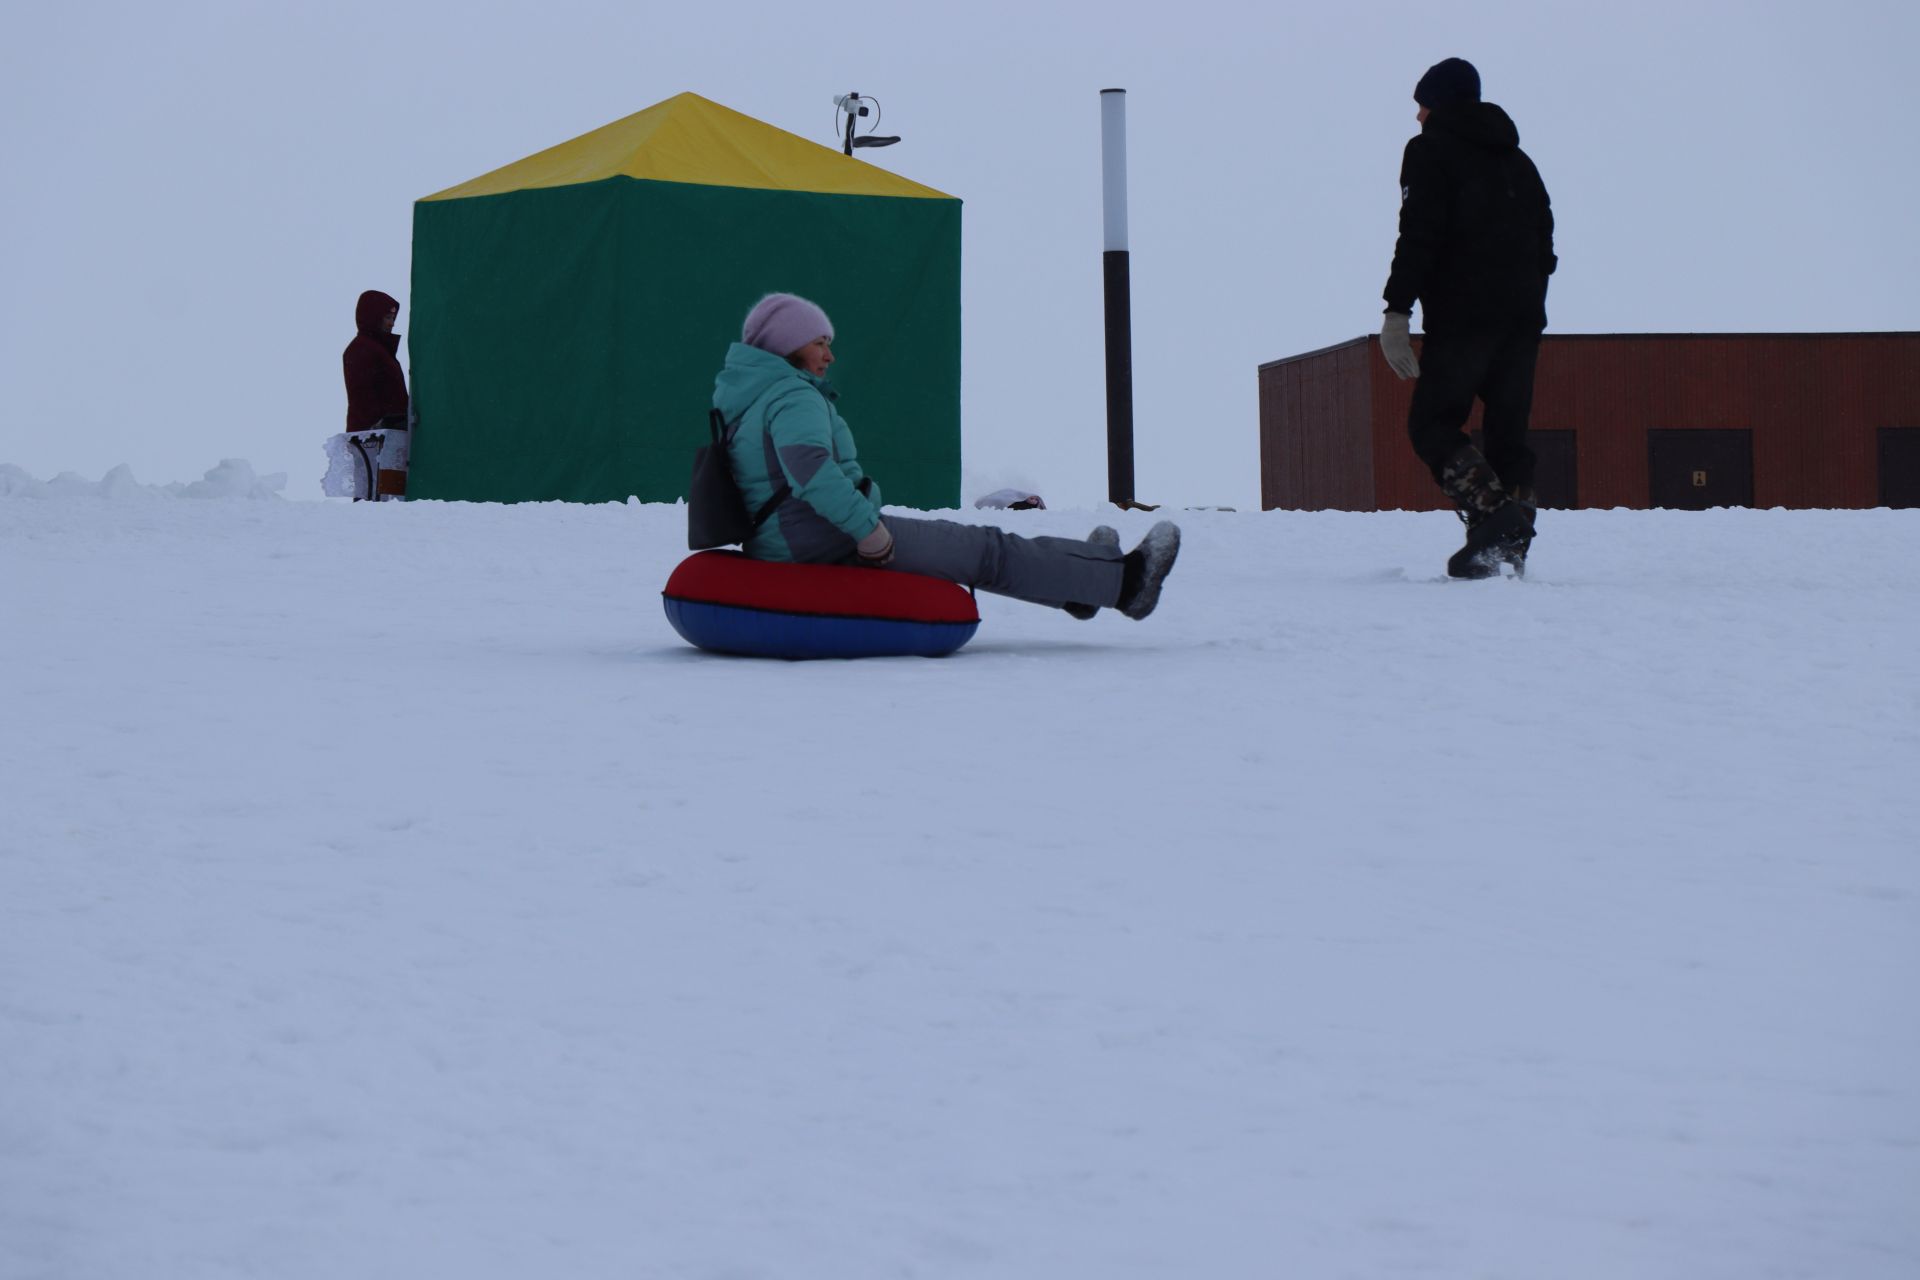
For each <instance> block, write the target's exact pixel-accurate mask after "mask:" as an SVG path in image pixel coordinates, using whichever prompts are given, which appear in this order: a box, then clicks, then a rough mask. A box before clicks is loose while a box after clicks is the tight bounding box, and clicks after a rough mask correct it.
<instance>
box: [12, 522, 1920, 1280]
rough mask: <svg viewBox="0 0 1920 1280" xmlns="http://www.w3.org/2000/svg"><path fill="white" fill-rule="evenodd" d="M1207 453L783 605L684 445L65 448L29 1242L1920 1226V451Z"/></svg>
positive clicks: (1762, 1258) (819, 1239) (912, 1269)
mask: <svg viewBox="0 0 1920 1280" xmlns="http://www.w3.org/2000/svg"><path fill="white" fill-rule="evenodd" d="M1166 514H1168V513H1166V512H1156V513H1152V514H1148V513H1140V512H1115V511H1112V510H1110V509H1109V510H1101V511H1080V512H1074V511H1060V510H1053V511H1030V512H1005V513H997V514H995V515H994V516H993V517H991V520H992V522H993V523H998V524H1003V525H1006V526H1008V527H1011V528H1015V529H1019V530H1022V531H1025V532H1029V533H1042V534H1066V535H1078V534H1084V533H1085V532H1086V530H1087V529H1089V528H1090V527H1092V526H1093V525H1094V524H1096V523H1111V524H1113V525H1115V526H1116V527H1118V528H1119V529H1120V530H1121V533H1122V536H1123V537H1124V538H1125V539H1126V541H1127V543H1128V544H1129V545H1131V544H1132V543H1133V542H1134V541H1135V540H1137V539H1138V538H1139V537H1140V535H1141V534H1142V533H1144V532H1145V530H1146V528H1147V527H1148V526H1149V525H1150V524H1151V523H1152V522H1153V521H1154V520H1156V519H1158V518H1160V517H1161V516H1163V515H1166ZM957 518H959V519H963V520H979V521H981V522H986V521H987V520H988V519H989V517H986V516H982V515H979V514H978V513H974V512H971V511H969V512H965V513H961V514H960V515H958V517H957ZM1177 518H1179V519H1180V520H1181V523H1182V524H1183V526H1184V528H1185V532H1186V539H1185V550H1184V552H1183V554H1182V558H1181V561H1180V564H1179V567H1178V568H1177V569H1176V570H1175V572H1174V575H1173V577H1172V579H1171V580H1170V582H1169V584H1168V587H1167V594H1166V596H1165V598H1164V600H1163V601H1162V603H1161V606H1160V610H1159V612H1158V613H1156V614H1155V615H1154V616H1153V617H1152V618H1151V619H1149V620H1148V621H1146V622H1144V623H1137V624H1136V623H1130V622H1127V621H1125V620H1124V619H1120V618H1115V617H1113V616H1111V615H1110V614H1105V613H1103V614H1102V615H1101V616H1100V617H1099V618H1096V619H1095V620H1094V621H1092V622H1088V623H1076V622H1073V621H1071V620H1069V619H1067V618H1065V617H1064V616H1062V615H1061V614H1059V613H1057V612H1053V611H1049V610H1045V609H1039V608H1034V607H1032V606H1026V605H1020V604H1016V603H1013V602H1008V601H1002V600H999V599H995V598H992V597H987V596H983V597H982V598H981V601H980V604H981V612H982V614H983V615H984V618H985V621H984V622H983V625H982V627H981V629H980V633H979V635H978V637H976V639H975V640H974V642H973V643H972V644H971V645H969V646H968V647H967V648H966V649H964V650H962V651H961V652H960V653H959V654H958V655H956V656H955V657H953V658H949V659H945V660H941V661H925V660H919V659H905V660H893V661H881V660H874V661H867V662H855V663H810V664H786V663H778V662H753V661H744V660H729V659H721V658H714V657H710V656H708V655H704V654H700V653H698V652H695V651H694V650H691V649H689V648H687V647H686V646H685V645H684V644H682V643H680V641H679V640H678V639H677V638H676V637H675V636H674V634H673V633H672V631H671V629H670V628H669V627H668V625H667V623H666V620H665V618H664V617H663V615H662V612H661V607H660V596H659V592H660V588H661V586H662V584H663V583H664V582H665V580H666V578H667V575H668V573H669V571H670V570H671V569H672V567H673V566H674V564H675V563H677V562H678V561H679V560H680V559H681V558H682V557H683V556H684V555H685V550H684V531H685V511H684V509H683V508H674V507H661V506H648V505H642V504H637V503H635V504H607V505H602V506H591V507H588V506H570V505H565V504H558V503H553V504H527V505H523V506H516V507H507V506H478V505H462V504H443V503H431V502H414V503H404V504H402V503H360V504H350V503H323V502H278V503H185V502H177V503H176V502H100V503H81V502H73V503H55V502H48V503H26V502H21V503H0V549H4V550H0V669H3V670H5V671H6V672H7V678H8V689H9V694H8V702H7V706H6V714H5V715H4V716H0V778H4V779H5V782H6V795H7V798H8V803H7V805H6V807H5V810H4V813H5V816H4V819H0V1276H6V1277H9V1280H11V1277H16V1276H18V1277H34V1278H38V1277H49V1278H50V1277H60V1278H61V1280H119V1278H120V1277H127V1276H154V1277H253V1278H258V1280H268V1278H271V1280H339V1278H340V1277H362V1276H365V1277H375V1276H380V1277H387V1276H392V1277H439V1276H446V1277H459V1278H460V1280H520V1278H522V1277H527V1276H533V1275H554V1276H564V1277H567V1278H568V1280H615V1278H620V1280H624V1278H626V1277H634V1276H646V1277H661V1278H663V1280H722V1278H725V1280H776V1278H784V1277H795V1276H805V1277H835V1278H848V1280H852V1278H864V1277H878V1276H921V1277H956V1278H958V1277H976V1276H977V1277H994V1278H996V1280H1063V1278H1065V1277H1100V1278H1101V1280H1166V1278H1167V1277H1200V1278H1205V1280H1265V1278H1267V1277H1276V1276H1300V1277H1332V1276H1362V1277H1374V1276H1398V1275H1430V1276H1441V1277H1469V1276H1471V1277H1498V1278H1506V1280H1532V1278H1534V1277H1553V1278H1554V1280H1621V1278H1622V1277H1674V1278H1679V1277H1685V1278H1686V1280H1747V1278H1749V1277H1761V1276H1777V1277H1788V1276H1807V1277H1846V1280H1910V1277H1913V1276H1915V1275H1920V1214H1916V1213H1915V1212H1914V1206H1915V1205H1917V1204H1920V1018H1916V1017H1915V1016H1914V1008H1913V985H1914V982H1913V980H1914V976H1915V974H1916V973H1920V859H1917V858H1916V856H1915V851H1916V847H1920V842H1917V841H1916V831H1920V787H1916V785H1915V782H1914V779H1915V777H1916V774H1917V773H1920V727H1917V726H1920V645H1916V644H1915V643H1914V638H1915V636H1917V635H1920V568H1917V567H1916V566H1920V512H1886V511H1880V512H1796V513H1787V512H1751V511H1737V512H1711V513H1703V514H1698V515H1693V514H1683V513H1640V512H1604V511H1603V512H1581V513H1574V514H1559V513H1548V514H1547V515H1546V516H1545V517H1543V520H1542V536H1541V540H1540V542H1539V544H1538V545H1537V547H1536V549H1535V553H1534V567H1533V576H1532V577H1531V578H1530V579H1529V580H1528V581H1525V582H1511V581H1496V582H1485V583H1453V582H1447V581H1445V580H1444V579H1443V578H1441V576H1440V575H1441V565H1442V563H1443V562H1444V560H1445V557H1446V555H1447V553H1448V552H1449V551H1451V550H1452V549H1453V547H1454V546H1456V545H1457V544H1458V539H1459V525H1458V523H1457V522H1456V521H1455V520H1454V519H1453V518H1452V517H1451V516H1448V515H1445V514H1438V513H1436V514H1427V515H1412V514H1384V515H1342V514H1338V513H1317V514H1291V513H1289V514H1282V513H1269V514H1255V513H1251V512H1249V513H1244V514H1238V515H1230V514H1225V513H1201V514H1193V513H1187V514H1181V515H1179V516H1178V517H1177Z"/></svg>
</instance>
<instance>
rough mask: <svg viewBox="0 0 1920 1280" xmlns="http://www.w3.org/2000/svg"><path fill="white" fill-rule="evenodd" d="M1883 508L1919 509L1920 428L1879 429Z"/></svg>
mask: <svg viewBox="0 0 1920 1280" xmlns="http://www.w3.org/2000/svg"><path fill="white" fill-rule="evenodd" d="M1880 505H1881V506H1883V507H1920V427H1882V428H1880Z"/></svg>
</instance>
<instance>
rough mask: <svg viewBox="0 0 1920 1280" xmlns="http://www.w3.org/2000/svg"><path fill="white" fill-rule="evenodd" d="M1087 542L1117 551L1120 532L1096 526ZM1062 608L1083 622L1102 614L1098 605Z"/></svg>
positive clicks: (1104, 526) (1070, 616) (1110, 527)
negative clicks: (1099, 613)
mask: <svg viewBox="0 0 1920 1280" xmlns="http://www.w3.org/2000/svg"><path fill="white" fill-rule="evenodd" d="M1087 541H1088V542H1091V543H1092V544H1093V545H1094V546H1096V547H1112V548H1113V549H1114V550H1116V551H1117V550H1119V549H1120V531H1119V530H1118V529H1116V528H1114V527H1113V526H1112V525H1110V524H1103V525H1096V526H1095V527H1094V530H1093V532H1092V533H1090V534H1088V535H1087ZM1060 607H1061V608H1062V609H1065V610H1066V611H1067V616H1068V617H1069V618H1078V619H1080V621H1082V622H1085V621H1086V620H1087V619H1088V618H1091V617H1092V616H1093V615H1094V614H1096V613H1098V612H1100V606H1099V605H1097V604H1063V605H1061V606H1060Z"/></svg>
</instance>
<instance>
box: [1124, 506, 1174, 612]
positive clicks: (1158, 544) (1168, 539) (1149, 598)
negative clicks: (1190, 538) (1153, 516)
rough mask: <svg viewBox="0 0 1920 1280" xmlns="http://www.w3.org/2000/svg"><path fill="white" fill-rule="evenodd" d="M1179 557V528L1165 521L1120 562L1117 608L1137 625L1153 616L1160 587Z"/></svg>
mask: <svg viewBox="0 0 1920 1280" xmlns="http://www.w3.org/2000/svg"><path fill="white" fill-rule="evenodd" d="M1179 554H1180V526H1179V525H1176V524H1175V523H1174V522H1173V521H1171V520H1162V521H1161V522H1160V523H1159V524H1156V525H1154V526H1153V528H1151V529H1149V530H1147V536H1146V537H1144V538H1142V539H1141V540H1140V545H1139V546H1137V547H1135V548H1134V549H1133V550H1131V551H1129V552H1127V554H1126V555H1125V556H1123V557H1122V558H1121V560H1120V598H1119V599H1118V600H1116V601H1115V602H1114V605H1113V607H1114V608H1115V609H1118V610H1119V611H1120V612H1121V613H1124V614H1126V615H1127V616H1128V617H1129V618H1132V619H1133V620H1134V621H1135V622H1138V621H1139V620H1140V619H1142V618H1144V617H1146V616H1147V615H1148V614H1150V613H1152V612H1153V607H1154V606H1155V605H1157V604H1159V603H1160V587H1161V585H1162V584H1163V583H1165V582H1166V580H1167V575H1168V574H1169V573H1171V572H1173V561H1174V557H1176V556H1178V555H1179Z"/></svg>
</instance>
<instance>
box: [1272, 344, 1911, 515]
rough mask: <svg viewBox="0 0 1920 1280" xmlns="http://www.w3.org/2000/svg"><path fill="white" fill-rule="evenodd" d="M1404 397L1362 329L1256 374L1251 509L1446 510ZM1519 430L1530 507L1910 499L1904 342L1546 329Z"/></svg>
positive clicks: (1844, 503)
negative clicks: (1526, 458)
mask: <svg viewBox="0 0 1920 1280" xmlns="http://www.w3.org/2000/svg"><path fill="white" fill-rule="evenodd" d="M1412 398H1413V383H1411V382H1402V381H1401V380H1400V379H1398V378H1396V377H1394V376H1393V372H1392V370H1390V369H1388V368H1387V362H1386V359H1385V357H1384V356H1382V355H1381V354H1380V340H1379V339H1378V338H1377V337H1365V338H1355V339H1354V340H1353V341H1351V342H1345V343H1342V344H1340V345H1339V346H1337V347H1328V348H1326V349H1325V350H1323V351H1315V352H1311V353H1309V354H1307V355H1302V356H1293V357H1290V358H1288V359H1285V360H1276V361H1273V362H1272V363H1270V364H1264V365H1261V366H1260V505H1261V506H1262V507H1263V508H1268V509H1271V508H1275V507H1285V508H1289V509H1294V510H1309V511H1313V510H1327V509H1332V510H1339V511H1380V510H1412V511H1426V510H1434V509H1437V508H1440V507H1443V506H1445V505H1446V503H1445V501H1444V499H1443V498H1442V497H1441V495H1440V490H1439V488H1438V487H1437V486H1436V485H1435V484H1434V482H1433V478H1432V477H1431V476H1430V475H1428V473H1427V469H1426V467H1425V466H1423V465H1422V464H1421V462H1420V460H1419V459H1418V458H1416V457H1415V456H1414V454H1413V449H1412V447H1411V446H1409V445H1408V443H1407V435H1406V423H1407V406H1408V404H1409V403H1410V402H1411V400H1412ZM1479 418H1480V411H1479V409H1478V408H1477V407H1476V408H1475V410H1474V416H1473V419H1472V420H1471V421H1470V422H1469V423H1468V429H1469V430H1477V429H1478V426H1479ZM1532 423H1533V426H1532V432H1531V443H1532V446H1533V449H1534V452H1535V454H1536V455H1538V457H1539V471H1538V474H1537V476H1536V484H1537V487H1538V489H1539V491H1540V500H1541V503H1542V505H1544V506H1553V507H1679V508H1690V509H1701V508H1705V507H1721V506H1748V507H1876V506H1895V507H1913V506H1920V333H1766V334H1733V333H1700V334H1686V333H1668V334H1549V335H1548V336H1547V337H1546V338H1544V339H1543V340H1542V342H1541V347H1540V363H1539V367H1538V376H1537V379H1536V382H1535V387H1534V399H1533V419H1532Z"/></svg>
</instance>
